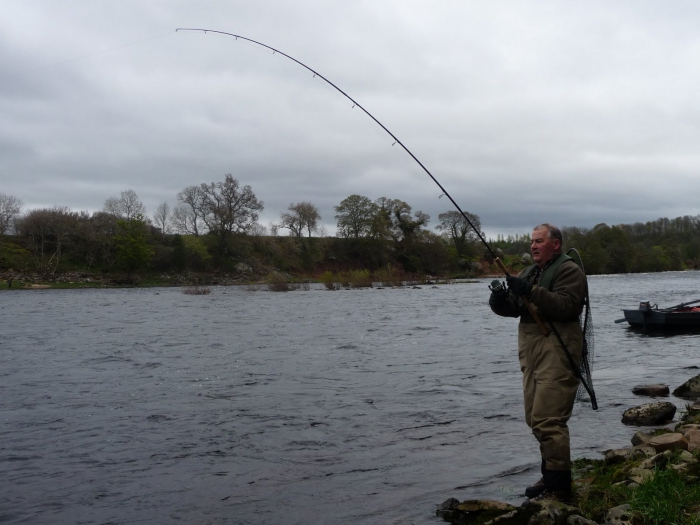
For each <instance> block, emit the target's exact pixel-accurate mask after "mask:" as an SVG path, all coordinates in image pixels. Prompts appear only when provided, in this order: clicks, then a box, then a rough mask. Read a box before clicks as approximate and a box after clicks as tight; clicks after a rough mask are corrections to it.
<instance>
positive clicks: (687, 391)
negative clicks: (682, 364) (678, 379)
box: [673, 375, 700, 399]
mask: <svg viewBox="0 0 700 525" xmlns="http://www.w3.org/2000/svg"><path fill="white" fill-rule="evenodd" d="M673 395H674V396H677V397H682V398H683V399H694V398H698V397H700V375H697V376H695V377H693V378H691V379H688V380H687V381H686V382H685V383H683V384H682V385H681V386H679V387H678V388H676V389H675V390H674V391H673Z"/></svg>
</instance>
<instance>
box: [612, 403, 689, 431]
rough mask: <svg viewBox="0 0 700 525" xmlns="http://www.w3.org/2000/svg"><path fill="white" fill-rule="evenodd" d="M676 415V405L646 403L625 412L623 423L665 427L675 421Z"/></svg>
mask: <svg viewBox="0 0 700 525" xmlns="http://www.w3.org/2000/svg"><path fill="white" fill-rule="evenodd" d="M675 414H676V405H674V404H673V403H669V402H668V401H659V402H657V403H646V404H644V405H640V406H638V407H632V408H630V409H628V410H625V412H624V414H622V422H623V423H624V424H625V425H638V426H642V425H664V424H666V423H668V422H670V421H672V420H673V416H674V415H675Z"/></svg>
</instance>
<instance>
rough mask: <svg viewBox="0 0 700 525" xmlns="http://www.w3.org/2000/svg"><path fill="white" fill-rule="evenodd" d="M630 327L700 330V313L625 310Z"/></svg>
mask: <svg viewBox="0 0 700 525" xmlns="http://www.w3.org/2000/svg"><path fill="white" fill-rule="evenodd" d="M623 312H624V314H625V319H626V320H627V322H628V323H629V324H630V326H635V327H639V328H670V329H676V328H681V329H685V328H700V312H698V311H690V312H683V311H670V312H663V311H658V310H648V311H646V312H645V311H643V310H623Z"/></svg>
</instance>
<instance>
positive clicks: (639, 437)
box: [632, 430, 651, 446]
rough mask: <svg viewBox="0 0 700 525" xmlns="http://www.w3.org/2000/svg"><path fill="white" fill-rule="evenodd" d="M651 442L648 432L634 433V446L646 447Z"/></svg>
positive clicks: (638, 431) (639, 431)
mask: <svg viewBox="0 0 700 525" xmlns="http://www.w3.org/2000/svg"><path fill="white" fill-rule="evenodd" d="M649 441H651V436H650V435H649V434H647V433H646V432H642V431H641V430H637V431H636V432H635V433H634V436H632V444H633V445H634V446H638V445H646V444H648V443H649Z"/></svg>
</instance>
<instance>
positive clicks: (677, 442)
mask: <svg viewBox="0 0 700 525" xmlns="http://www.w3.org/2000/svg"><path fill="white" fill-rule="evenodd" d="M649 446H651V447H654V450H656V451H657V452H663V451H664V450H688V440H687V439H685V437H683V434H680V433H678V432H673V433H671V434H661V435H660V436H654V437H653V438H651V441H650V442H649Z"/></svg>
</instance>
